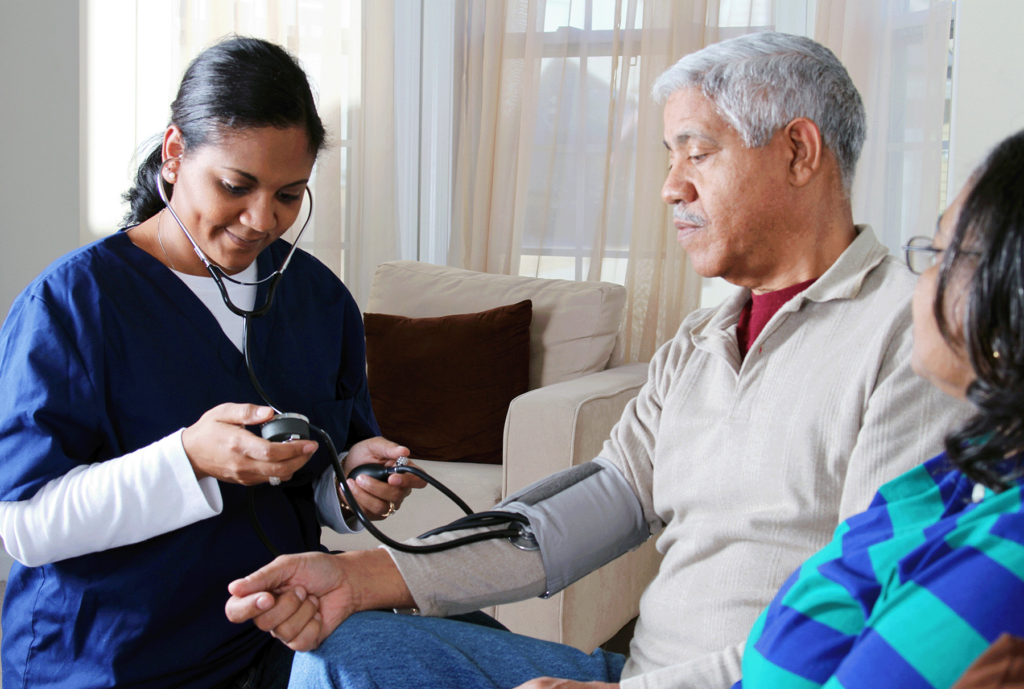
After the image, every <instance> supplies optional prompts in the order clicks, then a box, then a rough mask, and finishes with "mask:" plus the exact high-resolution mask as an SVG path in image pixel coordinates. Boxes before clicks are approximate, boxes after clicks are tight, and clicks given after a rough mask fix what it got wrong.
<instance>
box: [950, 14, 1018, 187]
mask: <svg viewBox="0 0 1024 689" xmlns="http://www.w3.org/2000/svg"><path fill="white" fill-rule="evenodd" d="M953 55H954V59H953V110H952V117H951V122H950V126H951V132H950V147H949V151H950V152H949V170H950V174H949V184H948V187H947V195H946V198H948V199H950V200H952V199H953V196H954V195H955V194H956V193H957V192H958V191H959V190H960V188H961V187H962V186H963V185H964V182H966V181H967V178H968V176H970V174H971V171H972V170H973V169H974V167H975V166H976V165H978V163H980V162H981V161H982V160H983V159H984V157H985V155H986V153H988V151H989V149H990V148H992V146H994V145H995V144H997V143H999V141H1001V140H1002V139H1004V138H1005V137H1007V136H1009V135H1010V134H1012V133H1013V132H1016V131H1019V130H1021V129H1024V70H1022V69H1021V66H1022V65H1024V2H1021V1H1020V0H960V2H958V3H957V8H956V37H955V42H954V47H953Z"/></svg>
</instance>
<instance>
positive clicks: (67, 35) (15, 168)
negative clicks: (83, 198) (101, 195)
mask: <svg viewBox="0 0 1024 689" xmlns="http://www.w3.org/2000/svg"><path fill="white" fill-rule="evenodd" d="M78 18H79V0H33V1H32V2H20V1H18V2H5V3H4V4H3V21H0V98H2V99H3V107H0V208H2V209H3V215H2V216H0V217H2V220H0V233H2V247H3V250H2V251H0V318H2V317H6V315H7V312H8V310H9V309H10V306H11V302H13V301H14V298H15V297H16V296H17V295H18V293H19V292H20V291H21V290H22V289H23V288H24V287H25V285H27V284H28V283H29V282H30V281H31V280H32V278H34V277H35V276H36V275H38V274H39V272H40V271H41V270H42V269H43V268H45V267H46V266H47V265H49V264H50V262H52V261H53V260H54V259H55V258H57V257H58V256H60V255H62V254H64V253H67V252H68V251H71V250H72V249H74V248H76V247H77V246H78V244H79V212H78V209H79V183H78V179H79V159H80V156H79V114H78V112H79V111H78V102H79V70H78V64H79V45H80V41H79V21H78Z"/></svg>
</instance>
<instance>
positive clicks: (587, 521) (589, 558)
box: [494, 457, 651, 598]
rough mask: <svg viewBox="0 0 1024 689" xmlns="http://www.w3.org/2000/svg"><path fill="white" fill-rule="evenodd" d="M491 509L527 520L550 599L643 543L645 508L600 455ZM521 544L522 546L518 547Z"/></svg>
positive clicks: (647, 530) (544, 596)
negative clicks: (535, 544)
mask: <svg viewBox="0 0 1024 689" xmlns="http://www.w3.org/2000/svg"><path fill="white" fill-rule="evenodd" d="M494 509H495V510H501V511H504V512H515V513H517V514H521V515H523V516H524V517H526V518H527V519H529V520H530V529H529V530H530V535H532V536H533V538H534V539H535V540H536V542H537V545H538V546H539V547H540V554H541V558H542V560H543V561H544V574H545V576H546V578H547V587H546V589H545V592H544V595H543V596H541V597H542V598H548V597H550V596H552V595H554V594H556V593H558V592H559V591H561V590H562V589H564V588H565V587H567V586H568V585H569V584H571V583H573V582H574V581H576V580H577V579H581V578H582V577H584V576H586V575H587V574H589V573H590V572H592V571H594V570H595V569H597V568H599V567H601V566H603V565H606V564H608V563H609V562H611V561H612V560H614V559H615V558H617V557H619V556H620V555H622V554H624V553H626V552H628V551H630V550H632V549H633V548H636V547H637V546H639V545H640V544H641V543H643V542H644V541H646V540H647V539H648V538H649V537H650V535H651V532H650V530H649V529H648V528H647V522H646V520H645V519H644V514H643V509H642V508H641V506H640V501H639V500H638V499H637V497H636V494H635V493H634V492H633V489H632V488H631V487H630V485H629V483H628V482H627V481H626V478H625V476H623V475H622V472H620V471H619V470H618V469H617V468H616V467H615V465H613V464H612V463H611V462H609V461H607V460H605V459H602V458H600V457H598V458H597V459H595V460H593V461H592V462H588V463H586V464H581V465H579V466H575V467H572V468H571V469H566V470H565V471H560V472H558V473H557V474H553V475H552V476H549V477H548V478H546V479H543V480H541V481H538V482H536V483H533V484H531V485H529V486H527V487H526V488H524V489H522V490H520V491H518V492H517V493H515V494H513V495H510V496H509V497H508V498H506V499H505V500H503V501H502V502H501V503H500V504H499V505H497V506H496V507H495V508H494ZM520 547H522V546H520Z"/></svg>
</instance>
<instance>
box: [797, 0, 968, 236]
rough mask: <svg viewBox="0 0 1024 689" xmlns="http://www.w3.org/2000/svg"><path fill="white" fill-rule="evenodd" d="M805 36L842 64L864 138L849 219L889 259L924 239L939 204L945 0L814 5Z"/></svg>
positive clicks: (948, 7) (841, 0) (948, 12)
mask: <svg viewBox="0 0 1024 689" xmlns="http://www.w3.org/2000/svg"><path fill="white" fill-rule="evenodd" d="M817 5H818V6H817V17H816V21H815V22H814V34H813V38H814V39H815V40H817V41H819V42H821V43H823V44H825V45H827V46H828V47H829V48H830V49H831V50H832V52H834V53H835V54H836V55H837V56H838V57H839V59H840V60H842V61H843V64H845V65H846V68H847V70H849V72H850V76H851V77H852V78H853V81H854V83H855V84H856V85H857V89H858V90H859V91H860V93H861V97H862V98H863V99H864V105H865V108H866V110H867V114H868V136H867V141H866V142H865V145H864V152H863V153H862V154H861V159H860V163H859V164H858V166H857V178H856V180H855V182H854V189H853V215H854V219H855V220H856V221H857V222H862V223H868V224H870V225H871V226H872V227H873V228H874V230H875V232H876V234H877V235H878V237H879V238H880V239H881V241H882V242H884V243H885V244H887V245H888V246H889V249H890V250H891V251H893V253H897V252H898V251H899V247H900V245H901V244H902V243H904V242H905V240H906V239H908V238H909V237H912V236H914V235H925V236H931V234H932V233H933V232H934V228H935V221H936V218H937V217H938V213H939V212H940V208H939V205H940V199H942V198H944V193H943V192H944V185H945V181H944V180H943V179H942V173H943V169H944V168H943V155H944V154H943V150H944V145H943V140H944V139H945V138H947V137H946V136H945V135H944V114H945V102H946V88H947V69H948V65H949V56H950V52H949V36H950V19H951V17H952V3H951V2H950V1H949V0H874V1H872V2H856V1H852V0H818V3H817Z"/></svg>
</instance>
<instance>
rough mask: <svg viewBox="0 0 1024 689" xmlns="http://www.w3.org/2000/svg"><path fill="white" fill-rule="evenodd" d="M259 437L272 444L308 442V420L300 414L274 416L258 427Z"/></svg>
mask: <svg viewBox="0 0 1024 689" xmlns="http://www.w3.org/2000/svg"><path fill="white" fill-rule="evenodd" d="M260 435H262V436H263V438H264V439H265V440H269V441H270V442H272V443H286V442H288V441H289V440H309V419H307V418H306V417H305V416H303V415H302V414H275V415H274V418H272V419H271V420H270V421H267V422H266V423H265V424H263V425H262V426H260Z"/></svg>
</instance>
